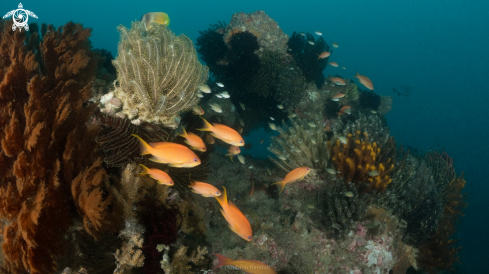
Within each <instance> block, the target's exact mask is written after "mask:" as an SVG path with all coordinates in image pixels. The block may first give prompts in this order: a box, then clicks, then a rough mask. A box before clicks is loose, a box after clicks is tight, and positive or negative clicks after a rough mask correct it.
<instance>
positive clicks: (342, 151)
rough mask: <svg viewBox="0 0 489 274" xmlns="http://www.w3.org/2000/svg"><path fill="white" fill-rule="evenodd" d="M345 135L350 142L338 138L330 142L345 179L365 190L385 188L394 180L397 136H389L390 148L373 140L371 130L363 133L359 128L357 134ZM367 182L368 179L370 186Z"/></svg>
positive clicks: (339, 175) (340, 171)
mask: <svg viewBox="0 0 489 274" xmlns="http://www.w3.org/2000/svg"><path fill="white" fill-rule="evenodd" d="M362 137H363V138H362ZM343 138H346V143H342V142H340V140H339V138H338V139H336V142H335V145H334V146H330V153H331V155H332V157H331V159H332V160H333V162H334V163H335V168H336V171H337V172H338V175H337V176H338V177H342V178H343V180H344V181H345V182H353V183H354V184H355V185H356V186H357V188H358V189H359V190H361V191H362V192H364V191H372V190H374V189H375V190H377V191H379V192H383V191H384V190H385V189H386V187H387V185H389V184H390V183H392V179H391V176H390V174H391V172H392V170H393V169H394V166H395V156H396V150H395V148H396V145H395V142H394V140H393V138H392V137H390V138H389V139H390V141H389V142H387V145H388V147H387V148H384V147H382V148H381V147H380V146H379V145H378V144H377V143H376V142H370V141H369V138H368V134H367V133H366V132H363V136H362V134H361V133H360V131H359V130H357V131H356V132H355V136H354V137H353V135H352V134H351V133H348V135H346V136H345V137H343ZM365 182H368V186H367V187H366V188H365V187H364V183H365Z"/></svg>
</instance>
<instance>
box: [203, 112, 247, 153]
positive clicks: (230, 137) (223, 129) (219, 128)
mask: <svg viewBox="0 0 489 274" xmlns="http://www.w3.org/2000/svg"><path fill="white" fill-rule="evenodd" d="M200 118H202V120H204V127H203V128H200V129H197V130H201V131H210V132H211V135H212V136H214V137H216V138H218V139H221V140H223V141H224V142H225V143H228V144H230V145H233V146H238V147H242V146H244V145H245V142H244V140H243V137H241V135H240V134H239V133H238V132H237V131H236V130H234V129H232V128H230V127H228V126H225V125H221V124H214V125H211V124H210V123H209V122H207V121H206V120H205V119H204V118H203V117H200Z"/></svg>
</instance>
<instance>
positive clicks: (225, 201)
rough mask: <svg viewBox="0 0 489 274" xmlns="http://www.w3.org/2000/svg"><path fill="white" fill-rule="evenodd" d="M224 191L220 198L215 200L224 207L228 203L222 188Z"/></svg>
mask: <svg viewBox="0 0 489 274" xmlns="http://www.w3.org/2000/svg"><path fill="white" fill-rule="evenodd" d="M222 188H223V189H224V190H223V191H222V194H221V196H216V200H217V201H218V202H219V204H220V205H221V207H222V205H224V204H227V203H228V194H227V192H226V188H225V187H222Z"/></svg>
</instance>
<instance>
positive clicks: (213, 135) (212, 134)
mask: <svg viewBox="0 0 489 274" xmlns="http://www.w3.org/2000/svg"><path fill="white" fill-rule="evenodd" d="M209 134H210V135H211V136H212V137H216V138H217V139H219V138H218V137H217V136H216V134H214V133H209Z"/></svg>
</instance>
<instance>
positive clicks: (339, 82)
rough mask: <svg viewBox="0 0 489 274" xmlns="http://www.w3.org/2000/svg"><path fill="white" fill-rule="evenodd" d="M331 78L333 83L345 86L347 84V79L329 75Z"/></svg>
mask: <svg viewBox="0 0 489 274" xmlns="http://www.w3.org/2000/svg"><path fill="white" fill-rule="evenodd" d="M329 80H330V81H331V82H333V84H335V85H337V86H344V85H346V83H345V80H343V79H342V78H340V77H331V75H330V76H329Z"/></svg>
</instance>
